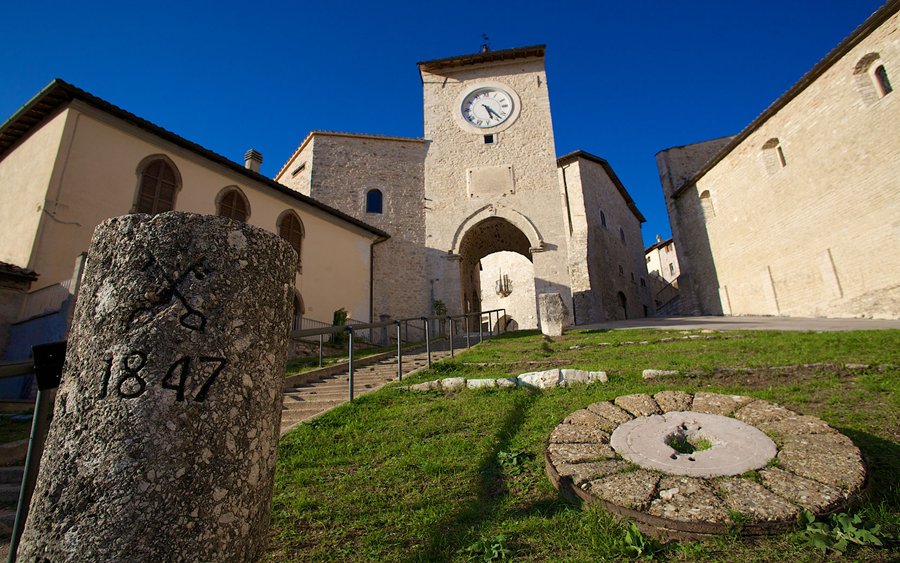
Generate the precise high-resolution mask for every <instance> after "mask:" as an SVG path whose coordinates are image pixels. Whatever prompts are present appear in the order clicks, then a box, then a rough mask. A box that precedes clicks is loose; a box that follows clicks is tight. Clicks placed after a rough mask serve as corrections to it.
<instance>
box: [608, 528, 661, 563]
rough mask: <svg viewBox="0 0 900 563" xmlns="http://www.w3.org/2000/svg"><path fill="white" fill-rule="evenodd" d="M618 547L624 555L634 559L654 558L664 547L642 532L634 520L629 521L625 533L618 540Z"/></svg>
mask: <svg viewBox="0 0 900 563" xmlns="http://www.w3.org/2000/svg"><path fill="white" fill-rule="evenodd" d="M616 547H617V548H618V551H619V552H620V553H621V555H622V556H624V557H626V558H628V559H632V560H634V559H653V556H654V555H655V554H657V553H659V552H661V551H662V549H663V546H662V544H660V543H659V542H658V541H656V540H655V539H653V538H651V537H648V536H645V535H644V534H643V533H641V531H640V530H639V529H638V527H637V524H635V523H634V522H629V523H628V528H627V529H626V530H625V535H624V536H623V537H622V538H621V539H620V540H619V541H618V542H617V544H616Z"/></svg>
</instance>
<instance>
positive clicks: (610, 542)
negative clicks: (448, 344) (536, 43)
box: [267, 330, 900, 561]
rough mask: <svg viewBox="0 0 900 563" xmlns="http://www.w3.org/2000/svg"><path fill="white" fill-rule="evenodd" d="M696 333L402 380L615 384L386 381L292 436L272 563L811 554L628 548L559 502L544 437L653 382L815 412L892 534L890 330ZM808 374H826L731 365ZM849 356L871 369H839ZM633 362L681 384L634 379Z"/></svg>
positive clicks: (854, 555)
mask: <svg viewBox="0 0 900 563" xmlns="http://www.w3.org/2000/svg"><path fill="white" fill-rule="evenodd" d="M691 334H695V335H701V336H703V338H702V339H695V340H683V341H682V340H677V341H673V342H659V340H660V339H663V338H679V337H681V336H684V335H683V334H682V333H681V332H680V331H652V330H640V331H637V330H634V331H615V332H598V331H572V332H570V333H567V334H566V335H564V336H563V337H559V338H554V339H552V340H550V339H546V338H543V337H541V336H540V335H535V334H533V333H532V334H523V333H514V334H510V335H505V336H503V337H499V338H496V339H494V340H491V341H489V342H486V343H485V344H483V345H481V346H479V347H477V348H475V349H473V350H472V351H470V352H468V353H466V354H461V355H459V356H457V358H456V359H455V360H453V361H445V362H441V363H439V364H436V365H435V366H434V368H433V369H431V370H429V371H426V372H420V373H419V374H418V375H417V376H415V377H413V378H410V379H409V381H407V380H404V383H408V382H417V381H426V380H431V379H436V378H439V377H447V376H449V375H453V376H462V377H470V378H477V377H502V376H507V375H511V374H516V373H521V372H524V371H533V370H536V369H543V368H546V367H575V368H582V369H603V370H606V371H608V372H609V373H610V381H609V383H606V384H595V385H591V386H576V387H572V388H566V389H557V390H552V391H545V392H529V391H526V390H522V389H518V390H514V391H504V390H495V391H492V390H484V391H462V392H460V393H457V394H447V395H445V394H440V393H431V392H429V393H410V392H406V391H402V390H399V389H396V386H388V387H386V388H384V389H382V390H381V391H379V392H377V393H373V394H371V395H366V396H364V397H362V398H360V399H358V400H357V401H356V402H354V403H353V404H349V405H345V406H342V407H339V408H336V409H334V410H332V411H330V412H328V413H326V414H325V415H323V416H321V417H319V418H317V419H315V420H314V421H313V422H311V423H307V424H302V425H300V426H299V427H298V428H297V429H295V430H294V431H292V432H291V433H289V434H288V435H287V436H285V437H284V438H283V439H282V441H281V445H280V449H279V463H278V468H277V473H276V487H275V496H274V504H273V527H272V537H271V540H270V551H269V553H268V555H267V559H268V560H270V561H333V560H341V561H344V560H349V561H370V560H379V561H466V560H469V559H470V558H472V557H476V559H474V560H484V559H486V558H487V557H489V556H490V554H491V553H501V552H503V553H505V550H508V551H509V552H510V553H511V555H512V556H513V557H514V559H515V560H517V561H602V560H612V559H633V558H634V557H635V556H636V555H637V554H638V552H640V553H642V554H644V555H647V554H648V553H649V554H653V556H654V557H655V558H657V559H663V560H671V561H695V560H709V561H776V560H778V561H780V560H796V561H815V560H820V559H821V555H820V554H819V553H818V552H815V551H812V550H811V549H810V548H806V547H803V546H802V542H799V541H798V540H797V539H795V538H794V537H793V536H792V535H791V534H784V535H780V536H774V537H771V538H766V539H762V540H756V541H751V540H740V539H735V538H734V537H732V536H726V537H722V538H720V539H717V540H711V541H707V542H701V543H693V542H682V543H670V544H667V545H666V546H659V545H658V544H655V543H654V542H651V541H649V540H648V541H647V542H646V543H645V544H640V545H639V546H637V547H636V544H635V542H636V541H637V540H635V536H634V534H633V531H632V530H630V529H629V527H628V526H627V525H626V524H623V523H619V522H617V521H616V520H615V519H614V518H612V517H611V516H610V515H609V514H608V513H606V512H605V511H604V510H602V509H600V508H596V507H584V508H580V507H576V506H573V505H570V504H568V503H567V502H565V501H563V500H561V499H560V498H559V496H558V494H557V492H556V490H555V489H553V487H552V486H551V485H550V482H549V480H548V478H547V477H546V475H545V474H544V467H543V455H544V446H545V442H546V439H547V436H548V435H549V434H550V432H551V430H552V429H553V428H554V427H555V426H556V425H557V424H558V423H559V422H560V421H561V420H562V419H563V418H564V417H565V416H566V415H568V414H569V413H571V412H572V411H574V410H577V409H579V408H583V407H585V406H586V405H588V404H590V403H592V402H596V401H600V400H609V399H613V398H615V397H616V396H618V395H623V394H628V393H638V392H646V393H655V392H658V391H661V390H664V389H681V390H685V391H688V392H694V391H698V390H703V391H718V392H727V393H741V394H747V395H752V396H755V397H759V398H765V399H769V400H773V401H776V402H779V403H781V404H783V405H785V406H787V407H789V408H792V409H794V410H797V411H798V412H801V413H804V414H811V415H815V416H819V417H821V418H823V419H824V420H825V421H826V422H828V423H829V424H831V425H833V426H835V427H837V428H838V429H840V430H841V431H842V432H844V433H845V434H847V435H848V436H849V437H850V438H852V439H853V441H854V442H855V443H856V444H857V445H858V446H859V447H860V449H861V450H862V451H863V454H864V455H865V456H866V459H867V462H868V464H869V467H870V470H871V479H870V480H871V488H870V493H869V494H868V496H867V497H866V498H865V500H864V501H863V502H862V503H861V504H860V506H859V508H858V510H859V512H860V514H861V515H862V516H863V518H864V519H866V520H869V521H871V522H874V523H878V524H881V526H882V528H883V529H885V530H887V531H888V533H889V534H897V533H898V528H900V447H898V441H900V422H898V420H897V415H896V413H897V412H900V377H898V376H900V371H898V368H897V367H896V365H897V364H900V331H872V332H844V333H822V334H815V333H790V332H788V333H772V332H744V333H741V334H743V335H744V336H745V338H742V339H725V338H722V334H720V333H717V334H701V333H698V332H693V333H691ZM727 334H734V333H727ZM706 336H714V337H715V338H714V339H710V340H707V339H705V337H706ZM626 341H632V342H640V341H648V342H650V343H649V344H643V345H637V344H635V345H628V344H622V342H626ZM601 343H607V345H606V346H601V345H600V344H601ZM573 347H574V348H573ZM526 361H539V362H540V363H526ZM820 363H829V364H835V366H837V367H830V366H809V367H801V368H799V369H778V370H766V369H759V370H755V371H752V372H745V371H741V370H739V369H736V368H742V367H754V368H767V367H773V366H785V365H793V364H820ZM845 363H865V364H871V365H872V367H871V368H870V369H865V370H852V371H849V370H845V369H843V368H842V367H841V366H843V365H844V364H845ZM485 364H486V365H485ZM885 364H890V365H891V366H893V367H884V365H885ZM879 365H882V367H880V368H879V367H878V366H879ZM646 368H654V369H678V370H681V371H682V372H683V373H682V375H679V376H671V377H663V378H658V379H652V380H643V379H642V378H641V375H640V372H641V370H643V369H646ZM639 539H640V538H638V540H639ZM894 547H895V548H896V546H894ZM479 554H480V555H479ZM893 554H894V552H893V551H892V550H891V548H890V547H888V548H883V549H877V548H858V549H855V550H852V551H850V552H848V554H847V555H848V557H849V558H850V560H860V561H862V560H866V561H887V560H890V559H891V558H892V556H893Z"/></svg>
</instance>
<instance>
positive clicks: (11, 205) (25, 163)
mask: <svg viewBox="0 0 900 563" xmlns="http://www.w3.org/2000/svg"><path fill="white" fill-rule="evenodd" d="M67 117H68V114H67V112H65V111H64V112H61V113H59V114H57V115H56V116H54V117H53V118H51V119H50V120H49V121H47V122H46V123H45V124H44V125H43V126H42V127H41V128H39V129H37V130H36V131H34V132H33V133H32V134H31V135H29V136H28V137H27V138H25V139H24V140H23V141H20V142H19V144H18V145H17V146H16V147H14V148H13V149H12V151H11V152H9V153H7V154H6V156H4V157H3V160H0V241H2V244H0V261H2V262H7V263H9V264H15V265H16V266H20V267H22V268H32V269H33V264H32V263H31V262H30V259H31V253H32V249H33V247H34V244H35V239H36V237H37V234H38V230H39V225H40V223H41V219H42V217H44V212H45V207H44V199H45V197H46V195H47V190H48V189H49V188H50V182H51V176H52V174H53V171H54V167H55V166H56V164H57V154H58V153H59V145H60V142H61V141H62V138H63V131H64V129H65V124H66V119H67ZM46 213H47V220H52V214H53V213H54V210H53V209H47V210H46ZM69 267H71V263H69ZM37 272H38V274H44V272H43V271H40V270H37Z"/></svg>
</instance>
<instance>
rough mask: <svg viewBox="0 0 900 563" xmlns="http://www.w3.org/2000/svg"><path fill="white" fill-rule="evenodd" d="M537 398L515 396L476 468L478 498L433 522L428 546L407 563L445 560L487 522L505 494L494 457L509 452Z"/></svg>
mask: <svg viewBox="0 0 900 563" xmlns="http://www.w3.org/2000/svg"><path fill="white" fill-rule="evenodd" d="M536 399H537V395H536V394H535V393H530V392H526V393H522V394H521V395H519V396H517V397H516V399H515V402H514V404H513V406H512V408H511V409H510V410H509V411H508V412H507V413H506V418H505V419H504V420H503V423H502V424H501V425H500V428H499V429H498V430H497V433H496V435H495V443H494V446H493V448H491V450H490V451H489V452H488V453H487V454H486V455H485V456H484V457H483V458H482V459H481V463H480V464H479V466H478V488H477V497H476V498H475V499H471V500H468V501H465V502H461V503H460V506H459V508H458V509H457V510H456V512H454V513H450V514H447V515H446V516H445V517H444V519H443V520H441V521H439V522H437V523H435V525H434V527H433V529H432V531H431V537H430V538H429V539H428V544H427V545H426V546H424V547H423V548H422V551H421V552H420V553H417V554H413V555H412V556H411V557H410V558H409V560H410V561H446V560H448V559H449V558H451V557H452V555H453V554H455V553H456V552H457V551H459V550H460V549H461V548H463V547H465V545H463V542H464V541H466V539H467V538H466V536H467V534H468V532H469V530H472V529H475V528H477V527H479V526H481V525H482V524H483V523H485V522H487V521H489V520H490V519H491V518H492V517H493V516H494V514H495V513H496V511H497V507H498V505H499V504H500V501H501V499H502V498H503V497H504V495H505V494H506V487H505V485H504V484H503V480H502V476H501V473H500V467H499V465H498V463H497V454H499V453H500V452H503V451H507V450H508V449H509V445H510V442H511V441H512V439H513V437H515V435H516V433H517V432H518V430H519V428H520V427H521V426H522V425H523V424H524V422H525V418H526V417H527V415H528V411H529V409H530V408H531V406H532V404H533V403H534V402H535V400H536Z"/></svg>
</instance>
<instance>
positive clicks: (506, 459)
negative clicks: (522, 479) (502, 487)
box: [497, 450, 531, 475]
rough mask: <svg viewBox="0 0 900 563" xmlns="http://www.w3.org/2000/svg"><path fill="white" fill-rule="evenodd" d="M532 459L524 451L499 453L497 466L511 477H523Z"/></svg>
mask: <svg viewBox="0 0 900 563" xmlns="http://www.w3.org/2000/svg"><path fill="white" fill-rule="evenodd" d="M530 458H531V455H529V454H528V453H527V452H524V451H522V450H513V451H510V452H497V464H498V465H499V466H500V467H501V468H502V469H503V470H504V471H506V472H507V473H508V474H510V475H521V474H522V472H523V471H525V462H527V461H528V460H529V459H530Z"/></svg>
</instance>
